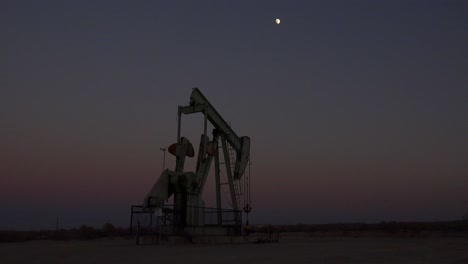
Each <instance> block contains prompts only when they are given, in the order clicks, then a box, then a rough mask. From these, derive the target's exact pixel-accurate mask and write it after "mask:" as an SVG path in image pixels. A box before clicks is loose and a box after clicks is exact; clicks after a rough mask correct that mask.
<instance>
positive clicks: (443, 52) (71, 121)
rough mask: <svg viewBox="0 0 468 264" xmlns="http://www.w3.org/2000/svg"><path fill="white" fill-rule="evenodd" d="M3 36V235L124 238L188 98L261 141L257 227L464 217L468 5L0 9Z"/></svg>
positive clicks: (14, 5)
mask: <svg viewBox="0 0 468 264" xmlns="http://www.w3.org/2000/svg"><path fill="white" fill-rule="evenodd" d="M277 17H279V18H281V24H280V25H276V24H275V23H274V20H275V18H277ZM0 33H1V36H2V41H0V52H1V53H0V56H1V60H0V201H1V202H0V210H1V212H2V214H1V217H0V229H10V228H12V229H30V228H31V229H38V228H53V227H54V226H55V217H56V216H59V217H60V221H61V226H62V227H78V226H80V225H81V224H89V225H96V226H101V225H102V224H103V223H104V222H106V221H111V222H112V223H114V224H116V225H121V226H126V225H128V222H129V210H130V208H129V206H130V205H131V204H140V203H141V202H142V199H143V198H144V196H145V195H146V193H147V191H148V190H149V188H150V187H151V185H152V184H153V183H154V181H155V180H156V179H157V178H158V177H159V174H160V173H161V171H162V165H163V164H162V156H163V153H162V151H160V150H159V148H160V147H165V146H168V145H170V144H172V143H174V142H175V141H176V128H177V121H176V116H177V106H178V105H185V104H187V103H188V102H189V96H190V93H191V89H192V88H193V87H198V88H200V90H201V91H202V92H203V93H204V94H205V95H206V97H207V98H208V99H209V100H210V101H211V102H212V104H213V105H214V106H215V107H216V108H217V110H218V111H219V112H220V113H221V115H223V116H224V118H225V119H226V120H227V121H229V122H231V124H232V127H233V128H234V130H235V131H236V132H237V133H238V134H239V135H246V136H249V137H250V138H251V140H252V143H251V144H252V150H251V152H252V157H251V159H252V162H253V166H252V180H253V183H252V184H253V189H252V198H253V211H252V214H251V222H254V223H283V224H296V223H332V222H378V221H393V220H395V221H433V220H454V219H460V218H461V217H462V216H463V215H464V214H466V213H468V191H467V186H468V139H467V135H468V118H467V116H468V88H467V87H468V48H467V47H468V2H467V1H463V0H460V1H442V0H441V1H429V0H420V1H406V0H405V1H364V0H353V1H345V0H343V1H306V0H304V1H272V0H270V1H248V0H242V1H240V0H239V1H227V0H225V1H222V0H219V1H191V0H190V1H189V0H187V1H156V0H154V1H115V0H114V1H58V0H57V1H13V0H7V1H2V2H1V3H0ZM202 120H203V118H202V116H201V115H191V116H185V117H184V120H183V126H184V127H183V135H185V136H186V137H188V138H189V139H190V140H191V141H192V142H193V144H194V146H195V147H198V144H199V143H198V140H199V137H200V136H199V134H200V133H202V125H203V122H202ZM193 164H194V163H193V162H192V163H190V164H189V165H191V166H192V167H193ZM166 166H167V167H170V168H173V167H174V166H175V162H174V158H173V157H172V156H171V157H169V154H168V156H167V159H166ZM187 169H190V166H189V167H188V168H187ZM208 181H209V183H208V184H207V187H206V188H207V193H206V200H207V201H206V203H207V204H208V205H213V204H214V195H213V193H214V190H213V189H214V187H213V186H214V185H213V181H214V179H213V177H212V174H211V175H210V177H209V179H208Z"/></svg>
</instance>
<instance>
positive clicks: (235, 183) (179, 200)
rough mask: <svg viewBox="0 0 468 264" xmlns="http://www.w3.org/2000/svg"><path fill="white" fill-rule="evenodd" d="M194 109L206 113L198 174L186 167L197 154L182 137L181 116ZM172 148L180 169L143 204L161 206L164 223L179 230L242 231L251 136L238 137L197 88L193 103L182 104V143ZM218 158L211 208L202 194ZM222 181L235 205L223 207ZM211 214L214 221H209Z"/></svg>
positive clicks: (247, 199)
mask: <svg viewBox="0 0 468 264" xmlns="http://www.w3.org/2000/svg"><path fill="white" fill-rule="evenodd" d="M193 113H202V114H203V116H204V131H203V134H202V135H201V139H200V147H199V149H198V157H197V165H196V170H195V172H191V171H184V164H185V161H186V157H194V156H195V155H194V154H195V153H194V148H193V146H192V144H191V143H190V141H189V140H188V139H187V138H185V137H182V136H181V125H182V124H181V121H182V119H181V117H182V114H193ZM208 121H209V122H210V123H211V124H212V125H213V127H214V129H213V131H212V137H211V140H210V138H209V136H208V135H207V122H208ZM220 150H221V151H220ZM168 151H169V152H170V153H171V154H173V155H175V157H176V164H175V169H174V170H169V169H166V170H164V171H163V172H162V174H161V176H160V177H159V179H158V180H157V181H156V183H155V184H154V186H153V187H152V188H151V190H150V191H149V193H148V194H147V195H146V197H145V199H144V207H145V208H147V209H150V210H155V209H162V212H163V214H165V216H164V221H165V222H166V223H167V222H168V223H170V225H171V226H172V230H174V233H177V232H179V233H180V232H185V233H186V232H189V233H191V234H194V235H195V234H213V235H240V234H241V226H242V209H244V212H245V213H247V225H248V213H249V212H250V210H251V207H250V172H249V173H246V175H245V176H244V172H246V168H247V166H248V165H249V162H250V160H249V156H250V138H249V137H246V136H243V137H240V136H238V135H237V134H236V133H235V132H234V130H233V129H232V128H231V126H230V125H229V124H228V123H227V122H226V121H225V120H224V119H223V118H222V117H221V115H220V114H219V113H218V112H217V111H216V109H215V108H214V107H213V106H212V105H211V103H210V102H209V101H208V100H207V99H206V98H205V96H204V95H203V94H202V93H201V92H200V90H199V89H198V88H194V89H193V90H192V94H191V96H190V104H189V105H188V106H179V110H178V128H177V143H175V144H172V145H171V146H170V147H169V148H168ZM221 153H222V157H221V155H220V154H221ZM221 158H222V159H221ZM213 159H214V163H215V181H216V208H208V207H205V203H204V201H203V199H202V194H203V190H204V187H205V183H206V180H207V176H208V173H209V170H210V166H211V163H212V162H213ZM222 165H224V166H222ZM223 167H224V169H223ZM222 171H224V173H222ZM249 171H250V170H249ZM222 175H223V176H224V177H221V176H222ZM222 178H223V180H224V182H222ZM223 185H227V186H228V187H229V188H228V190H227V192H228V193H229V199H228V204H229V205H230V207H231V208H228V209H226V208H222V192H223V190H225V189H226V188H223ZM171 196H173V201H174V204H173V207H171V208H168V207H167V205H166V204H165V203H166V202H167V201H168V199H169V198H170V197H171ZM241 200H243V208H241ZM213 216H214V217H213ZM207 218H210V219H213V218H214V219H215V220H214V221H212V222H209V221H207V220H208V219H207ZM207 222H209V223H207Z"/></svg>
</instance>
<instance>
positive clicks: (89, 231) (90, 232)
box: [78, 225, 99, 239]
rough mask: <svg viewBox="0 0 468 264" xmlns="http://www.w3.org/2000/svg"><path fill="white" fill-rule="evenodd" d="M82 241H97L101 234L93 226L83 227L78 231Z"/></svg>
mask: <svg viewBox="0 0 468 264" xmlns="http://www.w3.org/2000/svg"><path fill="white" fill-rule="evenodd" d="M78 232H79V233H80V237H81V239H95V238H98V237H99V233H98V232H97V231H96V229H94V228H93V227H91V226H87V225H82V226H81V227H80V229H79V230H78Z"/></svg>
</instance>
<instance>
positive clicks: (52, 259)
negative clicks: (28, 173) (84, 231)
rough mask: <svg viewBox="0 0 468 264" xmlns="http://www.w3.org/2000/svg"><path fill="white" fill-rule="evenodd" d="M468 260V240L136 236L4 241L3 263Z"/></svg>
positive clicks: (0, 256)
mask: <svg viewBox="0 0 468 264" xmlns="http://www.w3.org/2000/svg"><path fill="white" fill-rule="evenodd" d="M187 262H190V263H237V264H239V263H241V264H247V263H269V264H272V263H448V264H450V263H468V238H307V239H304V238H287V239H282V240H280V241H279V243H265V244H225V245H168V244H165V245H139V246H137V245H135V243H134V241H133V240H121V239H119V240H94V241H30V242H23V243H4V244H0V263H71V264H72V263H113V264H119V263H151V264H154V263H187Z"/></svg>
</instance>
